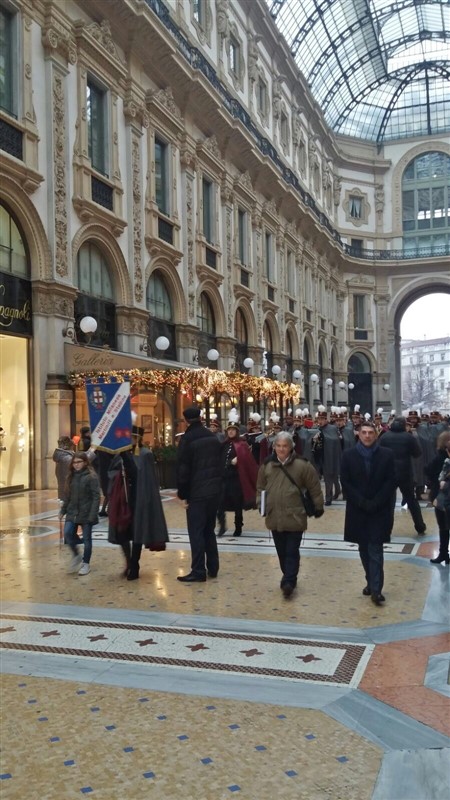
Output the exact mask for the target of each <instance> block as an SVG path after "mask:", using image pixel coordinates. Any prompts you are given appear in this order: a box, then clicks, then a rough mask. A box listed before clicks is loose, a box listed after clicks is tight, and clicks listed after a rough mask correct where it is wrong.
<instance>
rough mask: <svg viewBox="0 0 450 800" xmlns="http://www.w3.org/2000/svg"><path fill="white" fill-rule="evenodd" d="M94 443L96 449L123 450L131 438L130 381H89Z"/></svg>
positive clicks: (127, 448)
mask: <svg viewBox="0 0 450 800" xmlns="http://www.w3.org/2000/svg"><path fill="white" fill-rule="evenodd" d="M86 396H87V402H88V408H89V422H90V425H91V432H92V433H91V444H92V446H93V447H95V449H96V450H104V451H106V452H107V453H121V452H123V451H124V450H129V449H130V448H131V445H132V439H131V425H132V423H131V403H130V384H129V382H128V381H124V383H89V382H88V383H86Z"/></svg>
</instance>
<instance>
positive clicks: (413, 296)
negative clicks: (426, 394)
mask: <svg viewBox="0 0 450 800" xmlns="http://www.w3.org/2000/svg"><path fill="white" fill-rule="evenodd" d="M437 295H444V297H443V301H442V306H441V309H442V310H441V311H439V312H438V310H437V306H436V303H435V301H434V300H433V297H435V296H437ZM421 299H427V300H428V299H429V303H430V307H431V309H430V311H429V312H428V314H427V315H425V314H424V313H423V312H422V313H418V314H414V318H413V319H414V326H413V329H412V331H411V329H409V332H410V334H411V335H410V336H408V337H406V336H405V337H404V338H405V339H406V338H408V339H411V340H412V341H420V340H422V343H423V342H424V341H426V342H427V343H428V344H429V345H430V348H426V349H425V350H423V349H422V350H421V348H419V350H421V352H422V355H423V365H424V367H425V365H429V369H430V371H431V370H433V374H432V375H431V372H430V373H429V375H428V376H425V374H423V375H422V378H423V384H422V386H423V388H426V387H425V384H426V383H427V380H428V377H429V378H437V379H438V380H439V381H441V380H444V382H445V385H444V391H445V392H446V395H445V396H446V397H448V391H447V386H448V384H449V383H450V367H449V371H445V370H446V366H445V364H442V365H439V368H438V367H437V365H436V367H435V365H434V363H433V362H432V361H431V358H430V356H431V355H433V356H434V357H435V359H436V356H437V355H438V351H435V352H432V350H431V342H432V340H433V339H436V338H444V339H445V338H448V336H446V333H449V334H450V325H449V324H448V323H447V324H446V325H445V323H446V321H447V319H448V318H449V313H448V310H447V306H448V308H450V280H449V279H447V280H446V279H444V278H443V277H440V278H437V277H434V276H433V277H430V276H428V277H425V276H424V277H421V278H420V280H419V281H417V282H415V285H414V284H413V285H411V286H410V287H409V290H408V288H407V289H405V290H404V291H403V292H402V293H401V295H400V296H399V297H397V298H396V299H395V300H394V303H393V306H392V309H391V313H390V321H389V322H390V330H391V337H392V345H391V350H390V352H389V367H390V373H389V375H390V380H389V382H390V392H389V394H390V396H391V397H392V404H393V405H394V407H395V408H396V409H397V410H398V411H400V409H401V408H402V401H404V402H403V407H406V405H407V404H406V398H404V396H403V391H402V376H403V373H404V371H405V368H406V367H409V366H413V365H414V359H415V358H416V356H417V359H418V356H419V350H417V352H416V353H413V352H404V353H403V356H402V351H403V350H406V349H407V348H403V347H402V342H403V338H402V334H401V329H402V321H403V317H404V315H405V313H406V312H407V311H408V310H409V309H410V308H411V306H412V305H413V304H414V303H415V302H416V301H418V300H421ZM437 321H439V322H441V323H442V324H443V326H444V329H443V330H442V333H443V336H436V335H433V332H434V333H436V328H435V327H434V326H435V323H436V322H437ZM430 334H431V335H430ZM438 350H439V355H438V359H439V360H440V359H441V356H440V352H441V351H440V349H439V348H438ZM410 358H413V364H410ZM417 366H418V367H419V366H421V365H420V362H418V365H417ZM435 368H436V369H439V372H438V373H436V375H435V374H434V369H435ZM442 368H444V376H441V375H440V370H441V369H442ZM446 376H447V378H446ZM418 377H419V380H420V370H418ZM412 379H413V380H414V376H412ZM440 391H441V389H440V385H439V392H440ZM430 399H433V398H430ZM421 402H423V404H424V405H426V403H427V398H423V397H417V396H415V402H414V404H415V405H418V404H419V403H421ZM449 402H450V400H449Z"/></svg>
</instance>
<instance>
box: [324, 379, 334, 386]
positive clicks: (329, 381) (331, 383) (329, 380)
mask: <svg viewBox="0 0 450 800" xmlns="http://www.w3.org/2000/svg"><path fill="white" fill-rule="evenodd" d="M325 383H326V385H327V386H333V379H332V378H327V379H326V381H325Z"/></svg>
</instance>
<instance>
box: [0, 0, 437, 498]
mask: <svg viewBox="0 0 450 800" xmlns="http://www.w3.org/2000/svg"><path fill="white" fill-rule="evenodd" d="M282 5H285V4H278V6H279V7H280V8H281V6H282ZM286 7H287V6H286ZM45 8H46V13H45V15H42V14H41V13H40V12H39V10H38V7H37V6H36V4H31V5H30V3H28V2H25V0H15V2H14V3H10V2H9V0H0V15H1V21H2V25H3V28H4V30H5V31H8V30H9V31H10V32H15V33H14V36H16V39H14V38H11V39H8V42H9V44H7V45H5V46H6V47H7V56H8V57H7V58H6V60H5V62H4V63H5V69H4V73H2V77H1V80H0V91H1V98H0V100H1V102H0V286H1V287H2V289H1V291H2V296H1V297H0V309H1V314H0V325H1V329H0V349H1V357H2V362H1V363H2V365H6V366H2V368H1V370H2V372H1V376H0V377H1V381H2V391H1V392H0V395H1V398H0V403H1V409H0V410H1V414H2V417H1V421H0V425H1V426H2V427H4V428H5V429H6V433H7V435H6V436H5V437H4V441H8V442H9V444H7V445H4V446H6V447H9V448H10V447H13V448H14V456H15V458H14V459H13V462H14V464H15V466H14V467H13V468H11V466H10V461H9V462H8V465H7V466H6V467H5V468H4V466H3V465H4V464H6V458H9V459H10V460H11V455H12V454H11V453H9V451H8V450H6V451H2V455H1V458H2V472H1V476H2V477H1V482H2V486H0V491H1V490H2V488H3V489H7V488H11V487H25V488H28V487H30V486H32V487H36V488H41V487H46V486H52V485H53V482H54V469H53V463H52V461H51V453H52V452H53V449H54V447H55V443H56V441H57V439H58V436H59V435H61V433H71V434H73V433H76V430H75V428H76V426H77V425H79V423H80V422H81V421H83V420H84V418H85V410H84V407H83V402H82V399H81V397H80V396H79V394H77V392H79V391H80V390H74V389H73V388H72V386H71V385H70V383H69V382H68V376H69V374H70V373H72V372H79V373H83V372H87V371H89V370H90V369H92V370H94V371H95V370H96V369H97V370H98V369H106V370H110V371H114V370H117V369H124V370H126V369H135V368H141V369H148V368H155V369H157V368H163V369H181V368H184V369H192V370H196V369H197V368H199V367H209V368H218V369H221V370H228V371H235V370H236V371H240V370H244V371H245V368H244V367H243V362H244V359H245V358H246V357H251V358H252V360H253V361H254V367H253V368H252V371H253V374H254V375H261V374H263V373H266V374H267V375H268V377H269V378H271V377H273V373H272V367H273V366H279V367H280V373H279V375H278V376H277V377H276V379H277V380H279V381H286V380H291V378H292V375H293V373H294V371H296V370H299V371H301V373H302V376H303V377H302V379H301V380H300V381H299V402H302V403H304V404H308V406H310V408H311V411H312V412H314V410H315V409H316V408H317V405H318V404H319V403H320V401H322V402H323V403H324V404H325V405H327V406H328V407H329V406H331V404H333V403H337V404H338V405H350V404H351V403H352V402H358V400H359V397H361V398H362V399H361V403H360V404H361V410H362V411H363V412H364V411H366V410H367V411H368V412H370V413H373V412H374V410H375V409H376V408H377V407H378V406H383V408H385V409H386V411H388V410H389V408H392V407H395V408H400V407H401V401H402V396H401V377H400V375H401V357H400V344H401V342H400V334H399V324H400V319H401V315H402V313H403V311H404V309H405V307H407V305H409V304H410V303H411V302H413V300H414V299H416V298H417V297H418V296H420V294H421V293H424V292H429V291H433V290H434V289H436V291H450V242H449V236H450V212H449V162H450V145H449V140H448V129H447V130H445V126H444V125H443V124H442V125H441V121H440V120H441V117H439V114H438V112H439V108H438V106H439V104H435V103H434V101H433V108H431V107H430V109H429V110H430V113H429V115H428V116H429V119H430V120H431V118H433V120H434V122H435V123H436V124H434V123H433V125H432V126H431V128H430V129H429V130H428V132H424V131H423V130H422V127H420V130H419V127H418V126H419V122H420V126H422V122H423V120H424V118H425V117H426V114H425V111H424V109H423V108H422V106H420V113H419V111H418V115H417V125H416V123H414V126H413V127H412V128H411V130H410V131H409V129H408V125H406V122H405V121H407V119H409V118H410V117H411V114H410V112H409V110H408V109H409V106H408V102H409V101H408V97H409V95H408V91H409V90H406V87H403V88H404V89H405V92H403V93H402V103H403V105H402V106H401V108H402V109H403V110H401V111H399V112H398V115H397V116H395V114H394V116H392V114H391V115H390V117H389V119H387V118H385V119H384V118H383V119H381V118H380V119H379V120H378V122H379V125H378V128H377V133H376V134H375V135H372V134H371V135H368V124H366V123H365V122H364V119H363V116H361V114H362V112H361V108H362V106H361V105H358V109H359V110H355V111H354V113H353V111H352V110H351V109H350V108H349V106H348V104H347V103H345V104H344V101H342V109H341V112H342V114H343V113H344V106H345V115H344V116H345V120H344V116H342V119H341V118H340V116H339V115H338V116H339V119H338V118H337V117H336V119H334V117H333V119H332V116H333V113H334V112H333V113H332V108H334V109H335V110H336V108H337V106H336V105H335V103H334V101H333V102H331V95H333V97H339V96H340V94H341V92H342V91H345V86H346V85H347V81H348V80H349V79H350V76H349V75H348V74H345V75H343V76H341V79H340V81H339V80H337V82H336V84H333V86H331V85H330V87H328V89H327V92H328V91H329V92H331V95H330V105H329V108H328V110H327V111H326V112H325V113H322V112H321V111H320V107H319V105H318V103H317V102H316V99H315V97H314V95H313V93H312V90H311V88H310V87H309V86H308V85H307V83H306V79H305V78H304V77H303V75H302V74H300V73H299V72H298V67H299V63H298V58H297V56H298V57H300V55H299V54H301V57H302V58H304V59H306V61H305V63H304V64H303V66H302V67H301V68H302V69H310V70H311V76H312V77H311V87H312V88H313V89H314V92H315V91H316V89H318V88H319V93H320V91H322V89H321V88H320V86H319V84H320V80H319V84H318V83H317V80H318V78H319V74H320V69H319V64H316V63H315V61H313V60H311V59H309V56H308V52H309V51H308V49H307V48H308V42H309V41H310V40H309V39H308V37H306V39H305V46H304V47H303V46H302V48H300V49H298V48H297V50H296V53H295V54H294V55H293V56H292V58H291V57H290V56H288V59H287V60H286V58H287V54H288V50H287V49H286V48H285V47H284V45H283V46H281V45H280V31H279V29H278V27H277V25H279V24H280V20H281V19H282V18H283V15H282V13H281V11H280V13H278V11H277V13H275V12H274V14H273V16H271V14H270V3H269V2H266V0H253V2H252V3H248V2H245V0H230V3H226V4H221V5H220V14H218V10H219V6H218V3H217V2H216V0H210V2H208V3H198V4H197V3H193V2H191V0H186V1H185V2H183V3H165V2H163V1H162V0H145V2H144V3H142V4H140V6H139V9H138V8H137V6H136V4H134V3H131V2H123V3H118V2H115V0H112V2H110V0H90V2H89V3H88V2H86V0H74V2H73V3H70V4H68V3H66V2H64V0H48V2H47V3H46V4H45ZM186 9H188V11H189V9H191V10H192V13H190V12H189V13H188V11H186ZM194 11H195V13H194ZM286 13H287V12H286ZM224 15H225V17H226V20H225V23H226V24H224ZM262 20H263V21H264V24H262ZM317 24H319V21H318V22H317ZM362 24H363V23H361V25H362ZM317 30H318V28H317ZM320 35H322V33H321V34H320ZM286 36H287V34H286ZM302 36H306V33H305V32H303V33H302ZM350 39H351V41H353V43H354V42H355V41H356V40H355V39H354V38H352V37H351V36H350V35H349V39H348V42H347V45H348V46H349V44H350ZM13 41H20V48H19V47H17V48H16V47H13V46H12V45H11V42H13ZM38 41H39V42H40V43H41V46H40V47H37V46H36V42H38ZM130 41H133V46H132V47H131V48H130ZM149 41H151V42H152V43H153V45H152V47H153V49H154V52H158V53H159V58H158V63H164V72H163V73H162V71H161V70H160V69H159V68H158V65H157V64H156V63H154V62H153V61H152V59H149V58H148V42H149ZM299 43H300V39H299V41H298V42H297V44H298V45H299ZM10 45H11V46H10ZM339 46H343V43H340V45H339ZM360 66H361V65H360V61H359V60H358V62H357V64H356V61H355V68H356V67H357V68H358V69H359V68H360ZM427 69H428V72H427V75H426V76H424V75H423V74H421V76H419V77H420V80H421V81H422V83H423V81H425V80H428V81H429V82H430V81H431V82H434V83H435V84H436V86H437V85H438V83H439V81H441V78H442V76H443V72H442V70H443V69H444V67H440V69H441V72H439V74H438V73H437V72H436V71H434V72H433V71H432V70H431V71H430V69H431V68H430V67H428V68H427ZM445 69H446V67H445ZM410 77H411V79H412V78H413V76H412V73H411V76H410ZM441 83H442V86H443V87H444V88H443V92H444V95H443V97H442V104H443V107H447V106H446V104H448V97H447V95H446V94H445V82H443V81H441ZM441 83H439V86H441ZM417 85H419V84H417ZM402 86H403V84H402ZM420 86H422V84H420ZM322 88H324V87H322ZM366 88H367V87H366ZM368 91H369V89H368ZM372 91H373V92H375V93H376V91H375V88H373V87H372V88H371V89H370V92H372ZM420 91H422V89H420ZM420 96H421V97H422V95H420ZM376 97H378V95H376ZM188 98H189V101H188ZM370 98H371V100H374V99H376V98H375V95H373V94H370ZM394 100H395V98H394V96H392V97H391V99H390V105H389V109H390V110H392V109H393V103H394ZM333 103H334V105H333ZM373 107H374V106H370V108H371V109H372V108H373ZM347 111H349V114H347ZM350 111H351V113H350ZM341 112H339V113H341ZM330 114H331V116H330ZM424 114H425V117H424ZM430 114H434V115H435V116H433V117H432V116H430ZM408 115H409V116H408ZM436 115H437V116H436ZM395 120H397V122H395ZM401 120H403V122H401V124H400V121H401ZM366 122H367V123H368V122H370V125H372V123H373V122H374V120H373V119H372V116H371V117H370V120H368V118H367V120H366ZM335 123H336V124H335ZM404 123H405V124H404ZM438 123H439V124H438ZM377 124H378V123H377ZM371 130H372V128H371ZM409 133H411V136H409ZM357 137H358V138H357ZM7 309H13V310H14V312H12V311H7ZM12 313H14V315H15V317H14V321H13V322H11V324H10V322H9V319H10V317H8V314H12ZM5 315H6V318H5ZM86 315H87V316H93V317H95V319H96V321H97V331H96V333H95V335H93V336H91V337H90V338H86V337H84V336H83V334H82V332H81V330H80V328H79V321H80V319H81V317H82V316H86ZM19 317H20V319H19ZM161 336H162V337H165V338H166V339H168V340H169V345H168V347H167V348H166V349H165V350H164V349H162V350H161V349H158V348H157V347H156V344H155V342H156V340H157V339H158V338H160V337H161ZM13 345H14V346H17V348H18V349H17V352H18V353H19V348H20V352H21V355H20V358H19V357H18V360H17V366H16V367H14V366H13V365H12V362H11V359H10V356H9V352H10V351H11V348H12V347H13ZM211 350H217V351H218V353H219V357H218V359H217V360H216V361H211V360H210V359H209V358H208V352H210V351H211ZM358 359H359V361H358ZM364 359H365V360H364ZM19 362H20V363H19ZM358 364H359V365H361V364H363V365H364V366H365V368H367V371H365V370H360V369H359V368H358ZM11 370H13V372H14V374H12V373H11ZM314 375H317V376H318V380H317V381H312V380H311V376H314ZM352 376H353V378H354V380H352ZM330 381H332V383H331V384H330ZM349 383H354V385H355V388H354V389H353V390H349V389H348V384H349ZM363 383H364V389H363ZM339 384H341V385H343V386H345V387H346V388H345V389H343V388H342V386H341V387H340V386H339ZM18 385H20V387H21V388H20V394H21V397H22V396H23V400H22V399H21V401H20V402H22V403H23V406H22V407H21V409H19V410H18V409H15V408H14V405H11V404H12V403H13V399H14V397H15V396H16V394H17V391H18V390H17V391H16V387H17V386H18ZM387 385H388V386H389V387H390V388H389V391H386V390H385V389H384V388H383V387H385V386H387ZM5 386H6V387H7V390H6V391H4V389H3V387H5ZM13 389H14V395H12V390H13ZM359 392H360V393H361V394H358V393H359ZM355 398H358V400H357V399H355ZM241 399H242V398H241ZM185 400H186V398H185V396H181V395H180V396H168V395H167V394H165V392H163V391H161V392H156V393H154V394H151V393H149V392H148V391H147V390H144V388H142V392H138V393H137V395H136V396H135V398H134V400H133V402H134V404H135V408H136V409H137V414H138V417H139V421H140V423H142V426H143V427H144V428H145V429H146V437H147V440H148V441H149V443H151V444H155V443H168V442H169V443H170V442H171V441H173V440H174V436H175V434H176V433H177V431H178V429H179V425H180V420H181V418H182V414H181V411H182V408H183V403H185ZM16 401H17V398H16ZM244 401H245V402H244ZM7 402H8V404H9V405H8V406H7V405H6V403H7ZM202 402H204V404H205V405H206V406H207V407H208V409H209V408H210V403H209V400H204V399H202ZM231 402H232V398H229V397H228V398H227V397H223V398H221V399H220V403H219V398H218V403H219V406H218V407H220V409H221V410H220V413H221V415H222V416H223V415H224V414H225V413H226V408H228V406H227V405H226V404H227V403H231ZM241 406H242V412H241V413H242V414H244V413H246V411H245V410H246V409H247V402H246V399H245V398H243V399H242V403H241ZM280 410H283V409H280ZM208 413H209V411H208ZM18 425H21V426H23V431H22V428H20V431H19V428H18ZM11 426H12V427H11ZM32 432H33V435H31V434H32ZM19 434H20V435H19ZM22 434H23V435H22ZM19 439H20V442H21V444H20V445H19V444H18V441H19ZM22 440H25V441H24V444H23V446H22ZM19 450H20V452H19ZM5 453H7V454H8V453H9V455H7V456H6V457H5ZM19 456H20V458H19ZM8 470H9V472H8ZM5 474H6V477H5Z"/></svg>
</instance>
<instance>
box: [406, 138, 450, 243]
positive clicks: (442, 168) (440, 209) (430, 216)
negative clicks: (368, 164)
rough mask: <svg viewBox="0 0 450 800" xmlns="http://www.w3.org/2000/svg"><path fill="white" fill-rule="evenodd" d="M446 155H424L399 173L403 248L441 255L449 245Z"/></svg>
mask: <svg viewBox="0 0 450 800" xmlns="http://www.w3.org/2000/svg"><path fill="white" fill-rule="evenodd" d="M449 186H450V156H447V155H446V154H445V153H438V152H430V153H424V154H423V155H420V156H418V157H417V158H415V159H414V160H413V161H411V162H410V163H409V164H408V166H407V167H406V169H405V171H404V173H403V179H402V206H403V249H404V250H406V251H415V250H417V249H419V248H427V249H428V250H429V251H430V252H431V253H436V254H437V253H439V252H444V248H445V247H446V246H447V247H448V245H449V242H450V188H449Z"/></svg>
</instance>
